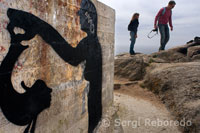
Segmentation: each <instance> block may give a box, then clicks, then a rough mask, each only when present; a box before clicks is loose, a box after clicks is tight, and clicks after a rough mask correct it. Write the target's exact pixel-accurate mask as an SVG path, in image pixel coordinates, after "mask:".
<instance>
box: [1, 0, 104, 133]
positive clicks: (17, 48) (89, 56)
mask: <svg viewBox="0 0 200 133" xmlns="http://www.w3.org/2000/svg"><path fill="white" fill-rule="evenodd" d="M78 14H79V16H80V24H81V29H82V30H83V31H85V32H86V33H87V37H86V38H84V39H82V40H81V41H80V42H79V44H78V45H77V47H76V48H73V47H72V46H71V45H69V44H68V42H66V40H65V39H64V38H63V37H62V36H61V35H60V34H59V33H58V32H57V31H56V30H55V29H54V28H53V27H52V26H51V25H49V24H48V23H46V22H44V21H43V20H41V19H39V18H38V17H36V16H34V15H32V14H30V13H27V12H24V11H20V10H16V9H8V11H7V15H8V18H9V19H10V23H9V24H8V26H7V30H8V31H9V33H10V36H11V43H12V45H11V47H10V49H9V53H8V54H7V56H6V58H5V59H4V61H3V62H2V65H1V70H0V72H1V75H2V76H1V78H2V77H3V76H4V74H5V75H6V74H7V73H9V74H10V75H9V76H8V78H7V80H5V81H3V82H2V84H3V83H4V82H5V83H6V84H5V85H4V86H5V87H4V89H1V90H4V93H3V94H2V93H1V99H0V101H1V104H0V106H1V108H2V110H3V112H4V114H5V116H6V118H8V120H10V121H11V122H13V123H15V124H18V125H24V124H26V122H24V123H22V124H19V123H21V120H20V118H18V117H17V116H15V114H14V115H13V114H12V111H11V112H10V110H9V109H3V108H6V107H7V106H10V108H12V109H13V110H16V108H19V105H17V104H15V105H13V102H12V101H13V100H14V99H16V98H15V96H13V98H12V93H14V92H7V90H11V89H10V88H12V90H14V89H13V87H12V83H11V81H10V78H11V72H12V69H13V66H14V63H15V62H16V60H17V58H18V57H19V55H20V54H21V53H22V52H23V50H25V49H26V48H27V47H25V46H22V45H20V42H21V41H23V40H30V39H32V38H34V36H35V35H39V36H41V37H42V39H43V40H44V41H45V42H46V43H47V44H49V45H50V46H51V47H52V48H53V49H54V50H55V52H56V53H57V54H58V55H59V56H60V57H61V58H62V59H63V60H64V61H65V62H68V63H69V64H71V65H73V66H77V65H78V64H80V63H81V62H82V61H84V60H86V67H85V70H84V77H85V79H86V80H88V81H89V82H90V89H89V94H88V112H89V129H88V132H89V133H91V132H93V130H94V129H95V127H96V126H97V125H98V122H99V121H100V119H101V115H102V101H101V100H102V51H101V45H100V43H99V40H98V37H97V11H96V8H95V6H94V4H93V3H92V2H91V1H90V0H82V2H81V9H80V10H79V11H78ZM15 27H19V28H22V29H23V30H24V31H25V34H15V33H14V28H15ZM10 61H11V62H10ZM8 67H10V69H9V70H7V68H8ZM35 84H36V85H37V84H38V85H43V86H42V87H43V89H44V91H42V90H40V87H41V86H39V87H38V88H37V87H34V85H33V87H32V88H30V89H27V92H26V93H28V92H29V90H30V92H31V90H32V91H34V92H33V93H34V94H36V93H42V94H44V95H45V97H48V96H50V95H49V94H50V91H49V90H50V89H49V88H48V87H46V85H45V83H44V82H43V81H41V80H39V81H38V82H36V83H35ZM8 85H9V87H8ZM22 86H23V87H24V88H25V89H26V87H25V86H24V84H23V82H22ZM33 88H35V89H36V90H35V89H33ZM45 90H48V91H47V92H49V93H47V92H46V91H45ZM10 93H11V94H10ZM26 93H25V94H26ZM25 94H23V95H25ZM34 94H32V93H30V94H29V95H28V96H27V97H24V98H21V99H22V100H21V101H20V100H16V101H19V103H18V104H20V107H21V108H22V109H26V108H32V106H33V107H34V105H31V104H28V103H27V104H21V102H22V103H24V102H23V101H28V99H30V98H29V97H31V95H34ZM16 95H19V94H16ZM6 96H9V98H10V99H11V100H10V101H11V102H10V101H9V99H8V98H7V99H8V102H7V101H6V98H5V97H6ZM19 96H21V95H19ZM3 98H5V99H3ZM31 98H32V97H31ZM48 98H49V97H48ZM48 98H47V99H46V100H41V101H44V103H46V102H50V100H49V99H50V98H49V99H48ZM12 99H13V100H12ZM19 99H20V98H19ZM32 100H33V102H34V100H35V102H36V103H37V101H39V100H40V99H34V98H32ZM48 100H49V101H48ZM44 103H43V102H42V105H41V107H40V110H39V111H42V110H41V109H44V108H45V107H48V106H49V105H50V104H49V103H48V105H46V104H45V105H46V106H44V105H43V104H44ZM26 114H27V112H26V111H24V112H23V113H22V115H26ZM10 116H11V117H12V120H11V119H10ZM31 117H34V115H33V116H31ZM35 119H36V118H35ZM15 121H17V122H15ZM35 122H36V121H35ZM35 122H34V123H33V126H34V125H35ZM33 126H32V127H33ZM29 127H30V124H29V126H28V127H27V128H29Z"/></svg>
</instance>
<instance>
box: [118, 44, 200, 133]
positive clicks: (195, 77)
mask: <svg viewBox="0 0 200 133" xmlns="http://www.w3.org/2000/svg"><path fill="white" fill-rule="evenodd" d="M199 46H200V43H199V42H196V41H191V42H190V43H188V44H185V45H182V46H179V47H176V48H172V49H169V50H166V51H161V52H156V53H153V54H151V55H144V54H139V55H137V54H136V55H134V56H131V55H129V54H123V55H118V56H116V58H115V75H116V78H124V79H128V80H129V82H130V77H129V76H131V75H133V76H139V77H143V78H139V81H137V80H138V79H137V77H134V78H133V79H134V83H135V82H138V83H136V85H139V86H140V87H142V88H148V89H149V90H151V91H152V92H154V93H155V94H157V95H158V96H159V97H160V99H161V100H162V101H163V103H164V104H165V105H166V107H167V108H168V109H169V111H170V112H171V114H172V115H173V116H175V118H176V120H178V121H179V122H186V123H187V122H188V123H187V124H186V126H185V125H184V126H180V128H181V129H182V132H185V133H188V132H191V133H198V132H200V128H199V127H200V113H199V112H200V102H199V98H200V79H199V77H200V69H199V68H200V58H199V57H200V53H199ZM136 59H137V60H136ZM138 60H139V61H140V62H139V63H138ZM141 62H144V64H145V67H142V66H143V65H141V64H142V63H141ZM137 67H140V68H141V69H140V68H137ZM138 70H139V71H140V72H145V73H144V74H143V76H141V74H142V73H140V74H139V75H138V74H136V73H138ZM139 82H140V83H139ZM115 89H116V91H118V90H120V85H119V84H116V85H115ZM191 123H192V124H191Z"/></svg>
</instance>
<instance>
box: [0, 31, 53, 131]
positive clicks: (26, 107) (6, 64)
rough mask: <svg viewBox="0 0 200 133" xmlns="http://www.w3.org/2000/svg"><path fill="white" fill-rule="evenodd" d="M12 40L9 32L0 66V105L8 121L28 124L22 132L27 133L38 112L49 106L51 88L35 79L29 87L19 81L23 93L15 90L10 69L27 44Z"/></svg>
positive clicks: (21, 124) (32, 127)
mask: <svg viewBox="0 0 200 133" xmlns="http://www.w3.org/2000/svg"><path fill="white" fill-rule="evenodd" d="M14 40H15V34H11V46H10V48H9V52H8V54H7V55H6V56H5V58H4V60H3V61H2V63H1V66H0V84H1V87H0V107H1V109H2V112H3V114H4V115H5V117H6V118H7V119H8V120H9V121H10V122H12V123H14V124H16V125H20V126H24V125H27V124H28V126H27V128H26V129H25V131H24V133H28V132H29V129H30V127H31V130H30V132H31V133H33V132H34V130H35V124H36V120H37V116H38V114H39V113H40V112H42V111H43V110H44V109H46V108H48V107H49V106H50V101H51V95H50V93H51V89H50V88H48V87H47V86H46V84H45V83H44V81H42V80H37V81H36V82H35V83H34V85H33V86H32V87H31V88H29V87H27V86H26V85H25V84H24V82H23V81H22V82H21V86H22V87H23V88H24V89H25V90H26V92H25V93H23V94H20V93H18V92H16V91H15V89H14V88H13V85H12V82H11V76H12V70H13V67H14V65H15V62H16V61H17V59H18V57H19V56H20V55H21V53H22V52H23V51H24V50H25V49H26V48H28V46H23V45H21V44H20V43H19V42H18V41H14Z"/></svg>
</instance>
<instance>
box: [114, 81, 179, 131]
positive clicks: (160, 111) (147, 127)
mask: <svg viewBox="0 0 200 133" xmlns="http://www.w3.org/2000/svg"><path fill="white" fill-rule="evenodd" d="M138 84H139V83H138V82H130V81H126V80H123V79H120V80H115V89H117V90H115V91H114V102H115V104H117V106H119V111H118V112H117V114H118V116H119V119H115V120H114V125H115V127H116V128H115V129H116V130H115V132H116V133H122V132H124V133H181V132H180V131H179V128H178V126H177V123H176V121H175V120H173V117H172V116H171V115H170V113H169V111H168V110H167V109H166V107H165V106H164V104H163V103H162V102H161V101H160V100H159V98H158V97H156V96H155V95H154V94H153V93H152V92H150V91H148V90H147V89H144V88H141V87H140V86H139V85H138ZM118 126H122V127H123V130H121V129H120V128H118ZM119 129H120V131H119Z"/></svg>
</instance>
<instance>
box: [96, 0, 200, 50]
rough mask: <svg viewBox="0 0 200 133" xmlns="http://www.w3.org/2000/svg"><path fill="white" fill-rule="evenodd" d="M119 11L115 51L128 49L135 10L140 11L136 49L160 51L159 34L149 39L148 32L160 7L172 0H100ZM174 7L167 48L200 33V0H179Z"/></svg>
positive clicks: (184, 41)
mask: <svg viewBox="0 0 200 133" xmlns="http://www.w3.org/2000/svg"><path fill="white" fill-rule="evenodd" d="M99 1H101V2H103V3H105V4H106V5H109V6H110V7H112V8H114V9H115V11H116V30H115V31H116V36H115V39H116V41H115V50H116V51H115V53H116V54H119V53H122V52H128V50H129V44H130V40H129V39H130V36H129V32H128V31H127V26H128V24H129V22H130V19H131V17H132V15H133V13H134V12H139V13H140V19H139V21H140V25H139V29H138V38H137V42H136V44H135V49H136V51H139V52H143V53H152V52H156V51H157V49H158V47H159V41H160V38H159V36H156V37H155V38H153V39H148V38H147V37H146V36H147V34H148V32H150V30H151V29H152V28H153V23H154V18H155V15H156V13H157V12H158V11H159V9H160V8H162V7H165V6H166V5H167V3H168V0H148V1H147V0H119V1H116V0H99ZM176 3H177V5H176V7H175V8H174V9H173V24H174V31H173V32H171V38H170V41H169V43H168V44H167V48H171V47H174V46H177V45H183V44H185V43H186V42H187V41H189V40H191V39H193V38H194V37H195V36H200V30H199V27H200V17H199V14H200V7H199V5H200V1H199V0H192V1H189V0H176Z"/></svg>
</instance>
